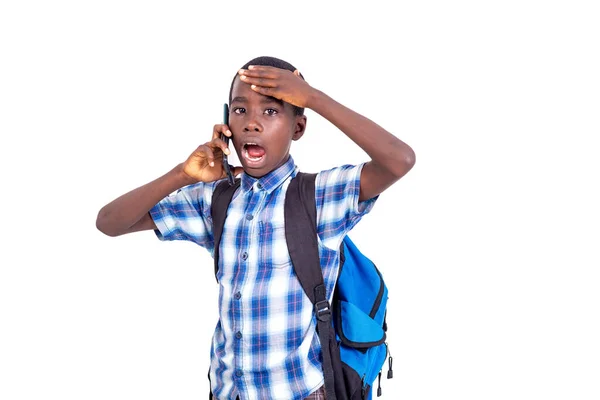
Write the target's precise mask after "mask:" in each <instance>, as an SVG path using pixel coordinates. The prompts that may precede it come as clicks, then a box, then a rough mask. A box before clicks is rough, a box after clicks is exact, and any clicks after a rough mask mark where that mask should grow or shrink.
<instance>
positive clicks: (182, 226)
mask: <svg viewBox="0 0 600 400" xmlns="http://www.w3.org/2000/svg"><path fill="white" fill-rule="evenodd" d="M215 186H216V182H211V183H202V182H200V183H196V184H194V185H190V186H186V187H184V188H181V189H179V190H178V191H177V192H176V193H174V194H171V195H169V196H167V197H165V198H164V199H162V200H161V201H160V202H158V203H157V204H156V205H155V206H154V207H152V209H151V210H150V216H151V217H152V219H153V220H154V223H155V224H156V228H157V229H156V230H155V231H154V232H155V234H156V236H157V237H158V238H159V239H160V240H188V241H191V242H194V243H196V244H198V245H200V246H202V247H205V248H206V249H207V250H209V251H212V248H213V246H214V241H213V232H212V217H211V212H210V206H211V198H212V194H213V192H214V188H215Z"/></svg>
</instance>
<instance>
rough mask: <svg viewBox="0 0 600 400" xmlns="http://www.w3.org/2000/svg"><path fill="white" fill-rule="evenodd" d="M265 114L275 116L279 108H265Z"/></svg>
mask: <svg viewBox="0 0 600 400" xmlns="http://www.w3.org/2000/svg"><path fill="white" fill-rule="evenodd" d="M265 114H267V115H271V116H273V115H276V114H277V110H276V109H274V108H267V109H266V110H265Z"/></svg>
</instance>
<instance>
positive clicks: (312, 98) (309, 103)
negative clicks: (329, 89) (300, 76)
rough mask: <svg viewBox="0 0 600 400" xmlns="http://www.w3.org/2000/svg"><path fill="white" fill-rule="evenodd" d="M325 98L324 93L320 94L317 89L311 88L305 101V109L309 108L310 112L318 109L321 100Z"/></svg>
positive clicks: (321, 102)
mask: <svg viewBox="0 0 600 400" xmlns="http://www.w3.org/2000/svg"><path fill="white" fill-rule="evenodd" d="M325 97H326V95H325V93H323V92H321V91H320V90H319V89H314V88H313V90H312V91H311V92H310V94H309V96H308V98H307V99H306V108H310V109H311V110H315V109H318V108H319V105H321V104H323V99H324V98H325ZM315 111H316V110H315Z"/></svg>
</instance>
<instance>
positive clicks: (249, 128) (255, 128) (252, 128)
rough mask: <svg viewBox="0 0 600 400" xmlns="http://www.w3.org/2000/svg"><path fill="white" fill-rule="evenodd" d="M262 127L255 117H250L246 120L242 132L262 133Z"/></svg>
mask: <svg viewBox="0 0 600 400" xmlns="http://www.w3.org/2000/svg"><path fill="white" fill-rule="evenodd" d="M262 131H263V127H262V125H261V124H260V122H259V121H258V118H257V117H256V116H255V115H252V116H250V118H248V120H247V122H246V125H245V126H244V132H262Z"/></svg>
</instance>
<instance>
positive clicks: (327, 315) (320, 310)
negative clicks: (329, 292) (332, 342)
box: [315, 300, 331, 322]
mask: <svg viewBox="0 0 600 400" xmlns="http://www.w3.org/2000/svg"><path fill="white" fill-rule="evenodd" d="M315 313H316V314H317V319H318V320H319V321H324V322H328V321H329V320H330V319H331V309H330V308H329V302H328V301H327V300H323V301H319V302H317V303H316V304H315Z"/></svg>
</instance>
